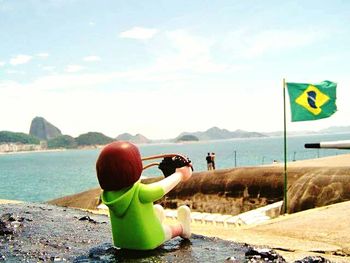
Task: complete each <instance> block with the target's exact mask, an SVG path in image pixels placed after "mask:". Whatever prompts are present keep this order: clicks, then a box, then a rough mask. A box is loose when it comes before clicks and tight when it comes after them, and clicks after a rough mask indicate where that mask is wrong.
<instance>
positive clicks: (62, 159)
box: [0, 134, 350, 202]
mask: <svg viewBox="0 0 350 263" xmlns="http://www.w3.org/2000/svg"><path fill="white" fill-rule="evenodd" d="M348 139H349V140H350V134H325V135H307V136H293V137H288V140H287V159H288V162H293V161H296V160H304V159H314V158H321V157H325V156H331V155H338V154H345V153H350V151H349V150H335V149H305V148H304V144H305V143H317V142H324V141H334V140H348ZM138 147H139V149H140V152H141V155H142V156H143V157H145V156H150V155H155V154H162V153H181V154H184V155H186V156H188V157H189V159H190V160H191V162H192V164H193V167H194V171H205V170H206V169H207V167H206V160H205V157H206V155H207V153H208V152H214V153H215V156H216V158H215V160H216V162H215V163H216V168H217V169H225V168H233V167H243V166H260V165H266V164H271V163H272V162H274V161H277V162H280V163H283V161H284V150H283V137H263V138H242V139H230V140H217V141H207V142H188V143H162V144H144V145H138ZM100 151H101V149H87V150H64V151H47V152H26V153H15V154H2V155H0V199H11V200H21V201H30V202H45V201H48V200H52V199H55V198H59V197H62V196H66V195H71V194H75V193H78V192H82V191H85V190H88V189H91V188H94V187H98V181H97V177H96V171H95V164H96V160H97V158H98V155H99V153H100ZM156 161H157V160H156ZM158 161H161V160H158ZM145 164H146V163H145ZM142 175H143V176H146V177H154V176H159V175H161V171H160V170H159V169H158V168H157V167H156V166H155V167H153V168H150V169H146V170H145V171H144V173H143V174H142Z"/></svg>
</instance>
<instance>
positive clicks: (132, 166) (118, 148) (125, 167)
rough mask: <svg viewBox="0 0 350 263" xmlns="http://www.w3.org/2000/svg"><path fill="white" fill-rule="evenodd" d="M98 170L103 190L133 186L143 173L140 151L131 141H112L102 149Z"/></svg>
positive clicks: (97, 165)
mask: <svg viewBox="0 0 350 263" xmlns="http://www.w3.org/2000/svg"><path fill="white" fill-rule="evenodd" d="M96 171H97V178H98V181H99V183H100V186H101V188H102V189H103V190H107V191H116V190H119V189H122V188H124V187H129V186H132V185H133V184H134V183H135V182H136V181H137V180H139V178H140V176H141V173H142V161H141V155H140V151H139V149H138V148H137V147H136V146H135V145H134V144H132V143H129V142H123V141H118V142H113V143H110V144H108V145H107V146H106V147H104V148H103V150H102V151H101V153H100V156H99V157H98V159H97V162H96Z"/></svg>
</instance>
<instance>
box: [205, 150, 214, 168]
mask: <svg viewBox="0 0 350 263" xmlns="http://www.w3.org/2000/svg"><path fill="white" fill-rule="evenodd" d="M205 160H206V161H207V168H208V171H209V170H213V160H212V158H211V155H210V153H208V155H207V157H205Z"/></svg>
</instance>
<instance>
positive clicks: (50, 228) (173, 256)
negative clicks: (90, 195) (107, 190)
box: [0, 203, 323, 262]
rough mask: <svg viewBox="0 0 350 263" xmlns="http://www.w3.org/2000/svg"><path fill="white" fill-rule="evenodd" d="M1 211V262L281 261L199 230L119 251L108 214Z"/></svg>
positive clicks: (6, 207) (12, 207)
mask: <svg viewBox="0 0 350 263" xmlns="http://www.w3.org/2000/svg"><path fill="white" fill-rule="evenodd" d="M0 211H1V212H0V261H5V262H17V261H25V262H38V261H51V262H63V261H68V262H285V260H284V259H283V258H282V257H281V256H280V255H278V254H276V253H275V252H274V251H273V250H269V249H255V248H252V247H251V246H249V245H246V244H238V243H234V242H230V241H224V240H221V239H218V238H208V237H204V236H199V235H193V236H192V237H191V239H190V240H182V239H181V238H176V239H173V240H172V241H169V242H166V243H165V244H164V245H163V246H161V247H159V248H158V249H155V250H152V251H132V250H123V249H118V248H116V247H114V246H112V244H111V243H112V240H111V233H110V224H109V219H108V217H107V216H102V215H93V214H90V213H88V212H84V211H80V210H74V209H68V208H60V207H55V206H50V205H44V204H31V203H22V204H2V205H0ZM302 262H319V261H302ZM321 262H323V261H321Z"/></svg>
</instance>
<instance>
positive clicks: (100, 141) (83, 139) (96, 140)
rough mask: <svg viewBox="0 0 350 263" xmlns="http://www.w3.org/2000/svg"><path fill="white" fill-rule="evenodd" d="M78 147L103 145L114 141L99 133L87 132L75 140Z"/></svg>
mask: <svg viewBox="0 0 350 263" xmlns="http://www.w3.org/2000/svg"><path fill="white" fill-rule="evenodd" d="M75 141H76V142H77V144H78V146H89V145H105V144H108V143H111V142H113V141H115V140H114V139H113V138H111V137H108V136H106V135H104V134H102V133H100V132H88V133H84V134H81V135H79V136H78V137H77V138H75Z"/></svg>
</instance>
